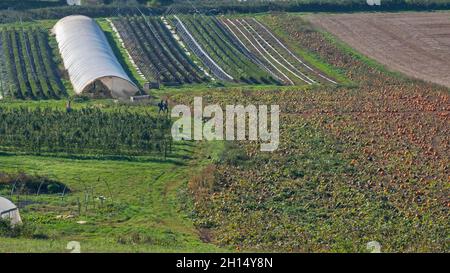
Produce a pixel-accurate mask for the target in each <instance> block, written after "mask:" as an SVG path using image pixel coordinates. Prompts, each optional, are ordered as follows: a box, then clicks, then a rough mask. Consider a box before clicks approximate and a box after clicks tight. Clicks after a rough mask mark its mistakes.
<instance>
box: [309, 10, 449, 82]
mask: <svg viewBox="0 0 450 273" xmlns="http://www.w3.org/2000/svg"><path fill="white" fill-rule="evenodd" d="M310 20H311V22H312V23H313V25H315V26H318V27H320V28H323V29H325V30H326V31H328V32H330V33H332V34H334V35H335V36H337V37H338V38H339V39H341V40H343V41H344V42H346V43H347V44H349V45H350V46H351V47H353V48H355V49H356V50H358V51H359V52H361V53H363V54H365V55H367V56H369V57H371V58H373V59H375V60H377V61H378V62H380V63H382V64H384V65H386V66H387V67H388V68H390V69H392V70H396V71H400V72H402V73H404V74H406V75H408V76H410V77H414V78H419V79H423V80H426V81H430V82H434V83H437V84H440V85H444V86H447V87H450V13H447V12H421V13H417V12H412V13H377V14H374V13H364V14H362V13H361V14H339V15H329V14H328V15H314V16H311V17H310Z"/></svg>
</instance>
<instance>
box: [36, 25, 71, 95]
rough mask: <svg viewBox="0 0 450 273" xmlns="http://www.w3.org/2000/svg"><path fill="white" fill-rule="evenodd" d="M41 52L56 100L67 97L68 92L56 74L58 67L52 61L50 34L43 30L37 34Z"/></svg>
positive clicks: (39, 30)
mask: <svg viewBox="0 0 450 273" xmlns="http://www.w3.org/2000/svg"><path fill="white" fill-rule="evenodd" d="M35 33H36V36H37V40H38V45H39V50H38V52H39V53H40V54H41V59H42V62H43V63H44V67H45V71H46V75H47V78H48V79H49V81H50V86H51V90H52V92H53V94H54V96H55V98H61V97H64V96H67V93H66V90H65V88H64V86H63V84H62V82H61V79H60V76H59V75H58V74H57V73H56V69H57V68H56V65H55V62H54V61H53V59H52V52H51V48H50V45H49V44H48V34H47V33H45V32H44V30H42V29H38V30H37V31H36V32H35Z"/></svg>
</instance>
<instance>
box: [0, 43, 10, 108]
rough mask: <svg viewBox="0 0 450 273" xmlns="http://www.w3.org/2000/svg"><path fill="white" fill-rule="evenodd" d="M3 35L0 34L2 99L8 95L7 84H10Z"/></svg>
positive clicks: (0, 85)
mask: <svg viewBox="0 0 450 273" xmlns="http://www.w3.org/2000/svg"><path fill="white" fill-rule="evenodd" d="M4 42H5V41H4V40H3V35H0V100H1V99H3V97H5V96H7V95H8V91H5V90H7V89H6V88H7V86H9V80H8V72H7V63H6V58H5V49H4V46H3V44H4Z"/></svg>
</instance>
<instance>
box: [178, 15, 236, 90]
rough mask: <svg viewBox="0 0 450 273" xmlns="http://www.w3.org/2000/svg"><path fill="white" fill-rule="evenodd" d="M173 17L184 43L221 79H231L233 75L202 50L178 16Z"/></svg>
mask: <svg viewBox="0 0 450 273" xmlns="http://www.w3.org/2000/svg"><path fill="white" fill-rule="evenodd" d="M174 18H175V20H176V22H177V26H179V27H180V28H181V32H180V34H181V36H182V37H183V36H184V38H185V40H186V43H187V44H188V46H189V47H190V48H191V50H192V51H193V52H194V53H195V54H196V55H197V56H198V57H199V58H200V59H201V60H202V61H203V63H204V64H205V66H207V67H208V68H209V69H211V71H212V72H213V73H214V75H216V77H218V78H219V79H221V80H224V81H233V80H234V79H233V77H231V76H230V75H229V74H228V73H226V72H225V71H224V70H223V69H222V68H221V67H220V66H219V65H218V64H217V63H216V62H215V61H214V60H213V59H211V57H210V56H209V55H208V54H207V53H206V52H205V50H203V48H202V47H201V46H200V44H199V43H198V42H197V41H196V40H195V38H194V37H193V36H192V34H191V33H190V32H189V31H188V30H187V28H186V26H185V25H184V24H183V22H182V21H181V20H180V18H178V16H176V15H174Z"/></svg>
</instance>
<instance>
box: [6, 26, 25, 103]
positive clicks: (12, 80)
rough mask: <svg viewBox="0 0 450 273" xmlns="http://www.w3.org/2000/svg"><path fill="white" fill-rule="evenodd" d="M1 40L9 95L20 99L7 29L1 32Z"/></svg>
mask: <svg viewBox="0 0 450 273" xmlns="http://www.w3.org/2000/svg"><path fill="white" fill-rule="evenodd" d="M2 40H3V41H4V43H3V54H4V56H5V61H6V66H7V69H8V70H7V72H8V77H9V81H8V82H9V85H8V90H9V95H10V96H11V97H14V98H21V97H22V96H21V92H20V89H19V88H18V82H19V80H18V78H17V72H16V65H15V63H14V57H13V52H12V43H11V36H10V34H9V30H8V29H3V30H2Z"/></svg>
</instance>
